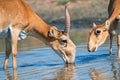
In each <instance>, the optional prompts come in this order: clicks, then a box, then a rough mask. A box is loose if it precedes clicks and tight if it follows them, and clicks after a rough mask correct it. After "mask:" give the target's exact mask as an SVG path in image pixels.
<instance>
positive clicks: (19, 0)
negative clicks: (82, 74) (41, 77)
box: [0, 0, 76, 70]
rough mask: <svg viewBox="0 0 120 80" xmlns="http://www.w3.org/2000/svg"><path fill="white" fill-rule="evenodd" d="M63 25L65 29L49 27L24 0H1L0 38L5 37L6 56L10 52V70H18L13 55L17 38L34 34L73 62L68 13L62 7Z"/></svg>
mask: <svg viewBox="0 0 120 80" xmlns="http://www.w3.org/2000/svg"><path fill="white" fill-rule="evenodd" d="M65 17H66V18H65V19H66V26H65V30H64V31H59V30H57V28H56V27H51V26H50V25H48V24H46V23H45V22H44V21H43V20H42V19H41V18H39V17H38V16H37V15H36V14H35V12H33V11H32V9H31V8H30V7H29V6H28V5H27V4H26V3H25V2H24V1H23V0H0V38H5V43H6V58H5V62H4V69H7V67H8V58H9V55H10V53H12V58H13V69H14V70H16V69H17V64H16V55H17V44H18V38H19V39H23V38H25V37H26V35H27V36H33V37H35V38H37V39H39V40H42V41H43V42H44V43H46V44H47V45H49V46H50V47H51V48H52V49H53V50H54V51H55V52H56V53H57V54H58V55H59V56H60V57H61V58H62V59H63V60H64V62H65V63H74V60H75V53H76V46H75V44H74V43H73V42H72V41H71V40H70V38H69V29H70V16H69V13H68V10H67V5H66V6H65Z"/></svg>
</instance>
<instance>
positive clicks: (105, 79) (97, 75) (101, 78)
mask: <svg viewBox="0 0 120 80" xmlns="http://www.w3.org/2000/svg"><path fill="white" fill-rule="evenodd" d="M90 75H91V77H92V80H111V79H110V78H109V76H107V75H105V74H104V75H102V73H101V72H100V71H99V70H92V71H90Z"/></svg>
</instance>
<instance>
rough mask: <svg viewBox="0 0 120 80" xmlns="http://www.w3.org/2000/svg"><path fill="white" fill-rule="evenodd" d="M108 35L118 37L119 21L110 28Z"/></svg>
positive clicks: (119, 32) (119, 31) (119, 33)
mask: <svg viewBox="0 0 120 80" xmlns="http://www.w3.org/2000/svg"><path fill="white" fill-rule="evenodd" d="M110 33H112V34H113V35H120V21H117V22H116V23H115V24H114V25H112V26H111V29H110Z"/></svg>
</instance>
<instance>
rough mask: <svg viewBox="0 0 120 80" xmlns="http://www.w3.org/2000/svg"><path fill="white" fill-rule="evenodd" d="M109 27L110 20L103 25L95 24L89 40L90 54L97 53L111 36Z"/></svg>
mask: <svg viewBox="0 0 120 80" xmlns="http://www.w3.org/2000/svg"><path fill="white" fill-rule="evenodd" d="M109 26H110V22H109V20H107V21H106V22H105V24H102V25H96V24H95V23H93V29H92V30H91V31H90V33H89V38H88V51H89V52H94V51H96V50H97V48H98V47H99V46H100V45H102V44H103V43H104V42H105V40H106V38H107V36H108V35H109Z"/></svg>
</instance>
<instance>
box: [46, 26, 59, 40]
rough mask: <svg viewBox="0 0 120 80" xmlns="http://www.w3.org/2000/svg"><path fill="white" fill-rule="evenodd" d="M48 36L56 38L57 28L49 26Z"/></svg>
mask: <svg viewBox="0 0 120 80" xmlns="http://www.w3.org/2000/svg"><path fill="white" fill-rule="evenodd" d="M48 36H49V37H51V38H57V36H58V35H57V28H56V27H54V26H53V27H51V28H50V31H49V32H48Z"/></svg>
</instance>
